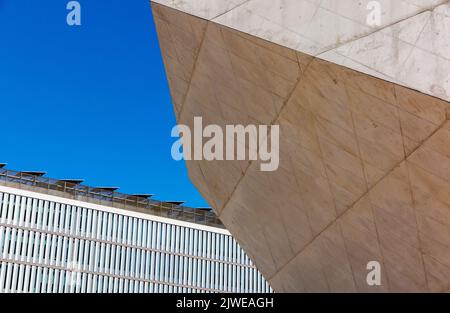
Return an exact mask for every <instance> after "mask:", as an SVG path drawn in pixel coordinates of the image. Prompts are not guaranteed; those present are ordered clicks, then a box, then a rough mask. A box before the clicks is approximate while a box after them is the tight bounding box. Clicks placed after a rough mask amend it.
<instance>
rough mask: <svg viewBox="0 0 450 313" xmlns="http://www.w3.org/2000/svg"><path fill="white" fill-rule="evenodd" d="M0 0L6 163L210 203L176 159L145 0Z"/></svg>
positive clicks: (1, 149) (0, 151)
mask: <svg viewBox="0 0 450 313" xmlns="http://www.w3.org/2000/svg"><path fill="white" fill-rule="evenodd" d="M67 2H68V0H0V109H1V110H0V132H1V145H0V162H6V163H8V168H10V169H15V170H42V171H47V172H48V176H49V177H54V178H84V179H85V180H86V181H85V183H86V184H88V185H92V186H99V185H101V186H105V185H106V186H118V187H121V189H120V191H121V192H125V193H154V194H156V195H157V196H156V198H157V199H160V200H187V201H188V203H187V205H190V206H205V205H207V204H206V203H205V201H204V200H203V199H202V197H201V195H200V194H199V193H198V192H197V191H196V189H195V187H194V186H193V185H192V184H191V182H190V181H189V178H188V176H187V172H186V169H185V165H184V163H183V162H176V161H173V160H172V158H171V155H170V148H171V145H172V143H173V142H174V138H171V137H170V130H171V129H172V127H173V126H174V125H175V118H174V114H173V110H172V105H171V102H170V93H169V90H168V85H167V81H166V77H165V73H164V66H163V63H162V59H161V55H160V51H159V46H158V41H157V35H156V31H155V27H154V23H153V18H152V15H151V9H150V4H149V1H148V0H132V1H123V0H80V1H79V2H80V3H81V7H82V25H81V26H72V27H70V26H68V25H67V24H66V15H67V13H68V11H67V10H66V4H67Z"/></svg>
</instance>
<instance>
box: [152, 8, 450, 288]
mask: <svg viewBox="0 0 450 313" xmlns="http://www.w3.org/2000/svg"><path fill="white" fill-rule="evenodd" d="M152 7H153V12H154V18H155V23H156V26H157V29H158V35H159V40H160V43H161V50H162V54H163V57H164V63H165V66H166V71H167V76H168V80H169V83H170V87H171V92H172V98H173V102H174V108H175V113H176V116H177V120H178V122H179V123H182V124H187V125H191V126H192V123H193V117H194V116H201V117H203V122H204V124H205V125H206V124H211V123H214V124H219V125H226V124H233V125H234V124H244V125H247V124H278V125H280V128H281V130H280V141H281V142H280V168H279V169H278V170H277V171H275V172H261V171H260V170H259V165H258V162H248V161H212V162H210V161H188V162H187V165H188V170H189V175H190V178H191V180H192V181H193V182H194V184H195V185H196V186H197V188H198V189H199V190H200V192H201V193H202V194H203V196H204V197H205V199H206V200H207V201H208V202H209V203H210V204H211V205H212V207H213V208H214V209H215V211H216V213H217V214H218V215H219V216H220V218H221V220H222V221H223V223H224V224H225V225H226V227H227V228H228V229H229V231H230V232H231V233H232V234H233V236H234V237H235V238H236V239H237V240H238V242H239V243H240V244H241V246H242V247H243V248H244V249H245V250H246V252H247V253H248V254H249V255H250V256H251V257H252V259H253V260H254V261H255V263H256V265H257V267H258V268H259V269H260V270H261V271H262V273H263V274H264V276H265V277H266V279H268V280H269V281H270V283H271V285H272V287H273V288H274V290H276V291H279V292H303V291H305V292H318V291H329V292H338V291H339V292H376V291H390V292H396V291H448V290H449V289H450V148H449V147H450V121H448V112H449V103H448V102H445V101H442V100H440V99H438V98H434V97H431V96H429V95H425V94H422V93H420V92H417V91H414V90H411V89H408V88H405V87H402V86H400V85H398V84H394V83H391V82H388V81H385V80H380V79H378V78H374V77H371V76H369V75H367V74H363V73H360V72H356V71H354V70H351V69H348V68H346V67H342V66H340V65H336V64H333V63H330V62H327V61H323V60H320V59H318V58H313V57H311V56H309V55H307V54H303V53H300V52H298V51H295V50H291V49H288V48H286V47H282V46H278V45H275V44H273V43H270V42H267V41H264V40H261V39H258V38H256V37H254V36H251V35H248V34H245V33H241V32H238V31H235V30H232V29H230V28H227V27H225V26H221V25H219V24H217V23H215V22H210V21H206V20H203V19H200V18H196V17H193V16H191V15H188V14H185V13H182V12H180V11H177V10H174V9H171V8H168V7H165V6H162V5H158V4H152ZM369 261H378V262H380V264H381V266H382V285H381V286H378V287H370V286H368V285H367V283H366V275H367V273H368V270H367V269H366V266H367V263H368V262H369Z"/></svg>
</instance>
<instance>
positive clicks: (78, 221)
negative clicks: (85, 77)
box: [0, 186, 272, 293]
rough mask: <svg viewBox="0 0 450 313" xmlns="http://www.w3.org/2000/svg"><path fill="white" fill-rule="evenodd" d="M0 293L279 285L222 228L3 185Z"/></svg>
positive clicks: (212, 289)
mask: <svg viewBox="0 0 450 313" xmlns="http://www.w3.org/2000/svg"><path fill="white" fill-rule="evenodd" d="M0 292H71V293H72V292H93V293H98V292H119V293H123V292H140V293H142V292H272V290H271V288H270V286H269V285H268V283H267V282H266V281H265V280H264V278H263V277H262V275H261V274H260V273H259V272H258V270H257V269H256V268H255V267H254V265H253V264H252V262H251V261H250V259H249V258H248V256H247V255H246V254H245V252H244V251H243V250H242V248H241V247H240V246H239V245H238V243H237V242H236V241H235V240H234V239H233V238H232V237H231V236H230V234H229V233H228V232H226V231H224V230H222V229H219V228H217V229H216V228H214V227H207V226H202V225H197V224H191V223H186V222H179V221H176V220H171V219H164V218H161V217H155V216H152V215H146V214H142V213H135V212H131V211H125V210H117V209H113V208H108V207H104V206H99V205H94V204H90V203H82V202H79V201H73V200H70V199H65V198H59V197H54V196H48V195H44V194H39V193H34V192H29V191H24V190H20V189H14V188H9V187H3V186H0Z"/></svg>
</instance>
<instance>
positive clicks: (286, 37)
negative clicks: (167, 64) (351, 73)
mask: <svg viewBox="0 0 450 313" xmlns="http://www.w3.org/2000/svg"><path fill="white" fill-rule="evenodd" d="M154 2H156V3H160V4H163V5H166V6H169V7H172V8H175V9H177V10H179V11H182V12H186V13H189V14H192V15H194V16H198V17H201V18H203V19H205V20H208V21H214V22H215V23H217V24H220V25H225V26H228V27H230V28H233V29H235V30H239V31H242V32H244V33H247V34H250V35H253V36H255V37H259V38H262V39H265V40H267V41H270V42H273V43H276V44H279V45H282V46H285V47H288V48H291V49H294V50H297V51H299V52H302V53H305V54H308V55H311V56H316V57H318V58H320V59H324V60H328V61H330V62H333V63H336V64H339V65H343V66H346V67H348V68H351V69H355V70H357V71H360V72H363V73H366V74H369V75H372V76H375V77H378V78H381V79H384V80H389V81H391V82H395V83H396V84H400V85H402V86H406V87H409V88H412V89H415V90H419V91H421V92H423V93H426V94H429V95H433V96H435V97H438V98H441V99H444V100H447V101H449V100H450V55H449V53H450V52H449V51H450V49H449V45H450V43H449V42H450V41H449V40H448V38H449V37H450V27H449V25H450V5H449V3H448V0H420V1H419V0H378V1H376V2H378V3H379V4H380V8H381V20H380V22H381V23H380V25H379V26H371V25H369V24H368V23H367V16H368V15H369V14H370V13H371V10H369V9H368V4H369V3H371V2H374V1H371V0H363V1H361V0H345V1H342V0H233V1H223V0H208V1H205V0H184V1H174V0H154ZM425 64H426V66H425Z"/></svg>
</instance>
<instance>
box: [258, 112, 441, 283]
mask: <svg viewBox="0 0 450 313" xmlns="http://www.w3.org/2000/svg"><path fill="white" fill-rule="evenodd" d="M448 121H449V119H446V120H444V122H443V123H441V125H439V126H438V127H437V128H436V129H435V130H434V131H433V132H432V133H431V134H430V135H429V136H428V137H427V138H426V139H424V140H423V141H422V143H421V144H420V145H418V146H417V147H416V148H415V149H414V150H412V151H411V152H410V153H409V154H407V155H405V158H403V159H402V160H401V161H400V162H398V163H397V164H396V165H395V166H394V167H393V168H392V169H391V170H390V171H389V172H388V173H386V174H385V175H384V176H383V177H381V178H380V179H379V180H378V181H377V182H376V183H375V184H374V185H373V186H372V187H371V188H369V189H368V191H367V192H365V193H364V194H363V195H362V196H361V197H359V198H358V199H357V200H356V201H354V202H353V203H352V205H351V206H350V207H349V208H348V209H347V210H345V211H343V212H342V213H341V214H339V215H338V216H337V218H336V219H335V220H333V221H332V222H330V223H329V224H328V225H327V226H326V227H325V228H324V229H322V231H321V232H320V233H318V234H317V235H316V236H314V237H313V239H312V240H310V241H309V242H308V243H307V244H306V245H305V246H304V247H303V249H301V250H300V251H299V252H298V253H296V254H295V255H294V256H293V257H292V258H291V259H290V260H289V261H288V262H287V263H286V264H285V265H284V266H283V267H281V268H280V269H279V270H278V271H277V272H276V273H274V274H273V275H271V276H270V277H269V278H268V279H267V280H268V281H270V280H271V279H273V278H274V277H275V276H277V274H279V273H280V272H281V271H282V270H283V269H284V268H285V267H286V266H288V265H289V263H291V262H292V261H293V260H295V258H296V257H297V256H299V255H300V254H301V253H302V252H303V251H304V250H305V249H306V248H307V247H308V246H309V245H311V244H312V243H313V242H314V241H315V240H316V239H317V238H318V237H319V236H320V235H321V234H322V233H323V232H325V231H326V230H327V229H329V228H330V227H331V226H332V225H334V224H335V223H336V222H337V221H338V219H339V218H341V217H342V216H343V215H345V213H347V212H348V211H349V210H351V209H352V208H353V207H354V206H355V204H356V203H358V202H359V201H360V200H361V199H362V198H364V197H365V196H367V195H368V194H369V193H370V191H372V190H373V188H374V187H376V186H377V185H378V184H379V183H380V182H382V181H383V180H384V179H385V178H386V177H387V176H389V175H390V174H391V173H392V172H393V171H394V170H395V169H396V168H397V167H398V166H400V165H401V164H402V163H403V162H405V161H407V159H408V158H409V157H410V156H411V155H412V154H413V153H414V152H416V151H417V150H418V149H420V148H421V147H422V146H423V145H424V144H425V143H426V142H428V140H429V139H430V138H431V137H433V136H434V135H435V134H436V133H437V132H438V131H439V130H441V129H442V128H443V127H444V126H445V125H446V124H447V122H448Z"/></svg>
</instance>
